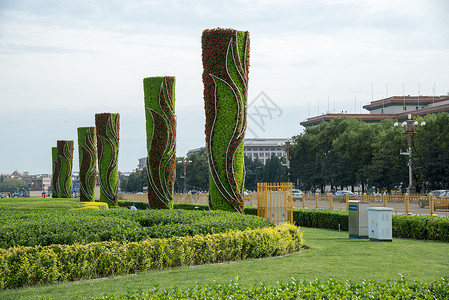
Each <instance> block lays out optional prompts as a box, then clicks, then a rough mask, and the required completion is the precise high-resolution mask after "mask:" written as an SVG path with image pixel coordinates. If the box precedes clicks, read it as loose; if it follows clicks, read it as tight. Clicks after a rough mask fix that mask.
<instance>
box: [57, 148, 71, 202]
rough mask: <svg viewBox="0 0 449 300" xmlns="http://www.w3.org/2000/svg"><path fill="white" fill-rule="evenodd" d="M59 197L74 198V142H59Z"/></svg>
mask: <svg viewBox="0 0 449 300" xmlns="http://www.w3.org/2000/svg"><path fill="white" fill-rule="evenodd" d="M57 148H58V149H57V150H58V163H57V165H56V166H57V167H59V176H58V182H57V187H58V197H59V198H72V166H73V141H57Z"/></svg>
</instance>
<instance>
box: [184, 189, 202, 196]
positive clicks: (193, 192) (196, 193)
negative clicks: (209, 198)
mask: <svg viewBox="0 0 449 300" xmlns="http://www.w3.org/2000/svg"><path fill="white" fill-rule="evenodd" d="M199 193H200V192H199V191H197V190H191V191H189V192H188V193H187V194H189V195H198V194H199Z"/></svg>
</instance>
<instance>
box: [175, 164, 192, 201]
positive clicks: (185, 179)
mask: <svg viewBox="0 0 449 300" xmlns="http://www.w3.org/2000/svg"><path fill="white" fill-rule="evenodd" d="M191 162H192V161H191V160H188V159H187V158H184V159H183V160H179V161H178V163H180V164H182V169H183V175H181V176H179V178H183V179H184V191H183V193H184V194H185V193H186V181H187V177H186V175H187V165H188V164H190V163H191Z"/></svg>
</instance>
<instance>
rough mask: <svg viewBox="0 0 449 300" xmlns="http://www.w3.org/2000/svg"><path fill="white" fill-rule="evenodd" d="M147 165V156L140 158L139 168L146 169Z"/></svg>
mask: <svg viewBox="0 0 449 300" xmlns="http://www.w3.org/2000/svg"><path fill="white" fill-rule="evenodd" d="M146 166H147V158H146V157H142V158H139V164H138V165H137V169H138V170H143V169H145V167H146Z"/></svg>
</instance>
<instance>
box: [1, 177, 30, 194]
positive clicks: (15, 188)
mask: <svg viewBox="0 0 449 300" xmlns="http://www.w3.org/2000/svg"><path fill="white" fill-rule="evenodd" d="M29 190H30V188H29V187H28V184H27V183H26V182H25V180H23V179H20V178H5V177H2V178H1V180H0V192H5V193H18V192H21V191H29Z"/></svg>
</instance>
